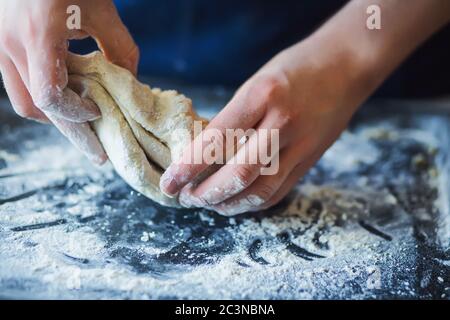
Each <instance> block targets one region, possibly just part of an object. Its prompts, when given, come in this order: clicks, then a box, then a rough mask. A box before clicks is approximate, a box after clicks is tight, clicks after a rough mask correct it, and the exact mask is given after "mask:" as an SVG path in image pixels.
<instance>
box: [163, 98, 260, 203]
mask: <svg viewBox="0 0 450 320" xmlns="http://www.w3.org/2000/svg"><path fill="white" fill-rule="evenodd" d="M256 104H258V102H256ZM264 113H265V109H264V108H262V107H257V106H255V102H254V101H253V102H252V103H251V102H250V100H249V97H248V96H247V95H246V94H240V93H239V92H238V93H237V94H236V96H235V97H233V99H232V100H231V101H230V102H229V103H228V105H227V106H225V108H224V109H223V110H222V111H221V112H220V113H219V114H218V115H217V116H216V117H215V118H214V119H213V120H212V121H211V122H210V123H209V124H208V126H207V127H206V128H205V130H203V132H202V133H201V134H200V135H198V136H197V137H196V138H195V139H194V141H193V142H192V143H191V145H190V146H188V147H187V148H186V149H185V150H184V152H183V154H182V156H181V159H177V160H176V161H175V162H173V163H172V164H171V165H170V166H169V168H167V170H166V171H165V172H164V174H163V175H162V177H161V181H160V188H161V190H162V191H163V192H164V193H165V194H167V195H169V196H173V195H175V194H177V193H178V192H179V191H180V190H181V188H183V187H184V186H185V185H186V184H187V183H188V182H190V181H192V180H193V179H194V178H195V177H197V176H198V175H199V174H200V173H202V172H203V171H204V170H205V169H206V168H207V167H209V166H210V163H208V162H207V161H205V159H204V157H203V151H204V150H207V149H208V148H212V149H215V150H221V151H222V152H223V150H224V147H225V148H229V147H230V146H231V145H234V143H233V141H224V140H225V137H226V136H227V129H228V130H230V129H235V128H240V129H241V131H242V132H245V131H246V130H248V129H250V128H253V127H254V126H255V125H256V124H257V123H258V122H259V121H260V120H261V119H262V118H263V116H264ZM228 132H230V131H228ZM211 137H215V139H211ZM197 155H200V157H201V159H200V161H193V159H192V157H193V156H194V157H196V156H197ZM222 158H223V157H222ZM222 163H223V162H222Z"/></svg>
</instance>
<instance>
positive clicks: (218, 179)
mask: <svg viewBox="0 0 450 320" xmlns="http://www.w3.org/2000/svg"><path fill="white" fill-rule="evenodd" d="M273 124H274V119H268V118H266V119H265V120H263V121H262V123H261V124H260V125H259V127H258V130H257V131H256V132H255V133H254V134H253V135H252V136H250V138H249V140H248V141H247V142H246V143H245V144H244V146H243V147H241V148H240V149H239V150H238V152H237V153H236V155H235V156H233V157H232V158H231V159H230V160H229V161H228V162H227V163H226V165H225V166H223V167H222V168H221V169H220V170H219V171H217V172H216V173H214V174H213V175H211V176H210V177H208V178H207V179H206V180H204V181H203V182H202V183H200V184H199V185H198V186H197V187H196V189H195V191H194V193H193V196H194V197H198V198H199V199H200V200H201V201H203V202H204V204H205V205H214V204H217V203H219V202H222V201H224V200H226V199H229V198H231V197H232V196H234V195H236V194H238V193H240V192H242V191H243V190H244V189H246V188H247V187H249V186H250V185H251V184H252V183H253V182H254V181H255V180H256V179H257V178H258V176H260V174H261V172H262V168H264V167H265V166H266V165H268V164H269V162H270V161H271V160H272V158H273V157H274V156H275V155H278V153H279V130H278V129H275V128H273Z"/></svg>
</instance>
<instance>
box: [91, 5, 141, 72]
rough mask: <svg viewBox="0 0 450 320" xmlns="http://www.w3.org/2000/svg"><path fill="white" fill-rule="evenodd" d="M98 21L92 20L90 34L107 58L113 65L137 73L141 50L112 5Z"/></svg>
mask: <svg viewBox="0 0 450 320" xmlns="http://www.w3.org/2000/svg"><path fill="white" fill-rule="evenodd" d="M96 18H97V19H92V20H90V21H91V23H92V25H91V26H90V28H89V29H90V30H89V31H88V32H89V34H90V35H91V36H92V37H93V38H94V39H95V40H96V42H97V44H98V46H99V47H100V49H101V50H102V52H103V54H104V55H105V57H106V58H107V59H108V60H109V61H111V62H112V63H114V64H116V65H119V66H121V67H123V68H125V69H128V70H129V71H131V72H132V73H133V74H134V75H136V73H137V65H138V62H139V48H138V47H137V45H136V43H135V42H134V40H133V37H132V36H131V34H130V33H129V31H128V29H127V28H126V27H125V25H124V24H123V22H122V20H121V19H120V16H119V14H118V12H117V10H116V8H115V7H114V5H113V4H111V6H110V7H108V9H107V10H105V11H104V13H102V14H101V15H100V16H98V17H96Z"/></svg>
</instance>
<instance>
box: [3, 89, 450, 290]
mask: <svg viewBox="0 0 450 320" xmlns="http://www.w3.org/2000/svg"><path fill="white" fill-rule="evenodd" d="M181 89H183V90H184V91H183V92H186V93H187V95H189V96H191V97H192V98H193V101H194V104H195V105H197V107H198V109H199V110H200V112H201V113H203V114H204V115H207V116H212V115H213V114H214V113H216V112H217V110H219V108H220V107H221V106H222V105H223V104H224V103H225V101H226V100H227V99H228V98H229V96H230V93H229V91H227V90H223V89H221V88H181ZM0 104H1V107H0V134H1V137H2V138H1V139H0V296H1V297H4V298H69V299H72V298H85V299H97V298H136V299H146V298H155V299H156V298H159V299H161V298H162V299H164V298H200V299H208V298H215V299H228V298H242V299H335V298H338V299H351V298H353V299H362V298H444V299H448V297H449V296H450V250H449V248H450V216H449V204H450V203H449V199H448V195H449V193H448V183H449V180H448V173H449V163H448V147H449V137H450V134H449V133H450V131H449V128H450V122H449V118H448V117H449V116H448V113H447V110H450V102H448V101H445V100H443V101H441V102H429V101H428V102H426V101H423V102H405V101H402V102H372V103H371V104H369V105H367V106H365V107H364V108H363V109H362V110H361V111H360V112H359V113H358V115H357V116H356V117H355V119H354V121H353V122H352V125H351V126H350V128H349V130H348V131H347V132H345V133H344V134H343V135H342V137H341V138H340V139H339V141H338V142H337V143H336V144H335V145H334V146H333V147H332V148H331V149H330V150H329V151H328V152H327V153H326V154H325V156H324V157H323V158H322V160H321V161H320V162H319V163H318V164H317V165H316V166H315V167H314V168H313V169H312V170H311V171H310V172H309V173H308V175H307V176H306V177H305V178H304V179H302V180H301V181H300V182H299V184H298V186H297V187H296V188H295V190H293V192H292V193H291V194H290V195H289V196H288V197H287V198H286V199H285V200H284V201H283V202H282V203H280V204H279V205H278V206H276V207H275V208H272V209H270V210H268V211H266V212H258V213H254V214H245V215H241V216H237V217H234V218H225V217H221V216H219V215H217V214H215V213H212V212H209V211H207V210H175V209H170V208H163V207H161V206H159V205H157V204H155V203H153V202H152V201H151V200H148V199H146V198H145V197H143V196H141V195H139V194H137V193H136V192H134V191H133V190H132V189H130V188H129V187H128V186H127V185H126V184H125V183H124V182H123V181H122V180H121V179H120V178H119V177H118V176H117V175H116V174H115V173H114V172H113V170H112V168H111V166H110V165H107V166H105V167H102V168H97V167H94V166H92V165H91V164H89V163H88V162H87V161H86V160H85V159H84V158H83V157H82V156H81V155H80V154H79V153H78V152H77V151H76V150H75V149H74V148H72V146H70V145H69V143H67V141H65V139H64V138H63V137H61V136H60V135H59V134H58V132H56V130H55V129H54V128H52V127H50V126H45V125H41V124H37V123H33V122H29V121H25V120H22V119H19V118H18V117H17V116H15V115H14V114H13V113H12V112H11V111H10V107H9V105H8V103H7V101H5V100H2V101H1V102H0Z"/></svg>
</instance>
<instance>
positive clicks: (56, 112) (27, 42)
mask: <svg viewBox="0 0 450 320" xmlns="http://www.w3.org/2000/svg"><path fill="white" fill-rule="evenodd" d="M70 5H78V6H79V7H80V9H81V30H69V29H68V27H67V25H66V21H67V18H68V17H69V14H68V13H67V8H68V7H69V6H70ZM0 30H2V32H1V33H0V70H1V74H2V78H3V83H4V86H5V89H6V91H7V93H8V96H9V98H10V100H11V103H12V105H13V108H14V110H15V111H16V112H17V113H18V114H19V115H20V116H22V117H25V118H29V119H34V120H37V121H41V122H49V121H50V122H52V123H53V124H54V125H55V126H56V127H57V128H58V129H59V130H60V131H61V132H62V133H63V134H64V135H65V136H67V138H68V139H69V140H70V141H71V142H72V143H73V144H74V145H75V146H76V147H78V149H80V150H81V151H82V152H83V153H84V154H85V155H87V156H88V158H89V159H90V160H92V161H93V162H95V163H97V164H101V163H103V162H105V161H106V160H107V156H106V154H105V152H104V150H103V147H102V146H101V144H100V142H99V141H98V138H97V136H96V135H95V133H94V132H93V131H92V129H91V127H90V126H89V124H88V123H87V121H91V120H94V119H96V118H98V117H99V116H100V111H99V110H98V108H97V106H96V105H95V104H94V103H93V102H92V101H90V100H88V99H84V98H81V97H80V96H78V95H77V94H76V93H75V92H73V91H72V90H70V89H69V88H68V87H67V81H68V74H67V68H66V64H65V61H66V56H67V52H68V40H69V39H82V38H85V37H87V36H92V37H93V38H94V39H95V40H96V41H97V44H98V45H99V47H100V49H101V50H102V51H103V53H104V54H105V56H106V58H107V59H108V60H110V61H111V62H113V63H115V64H117V65H120V66H122V67H124V68H126V69H128V70H130V71H131V72H133V73H136V69H137V63H138V60H139V50H138V48H137V46H136V44H135V43H134V41H133V39H132V37H131V35H130V34H129V32H128V30H127V29H126V27H125V26H124V25H123V23H122V21H121V19H120V17H119V15H118V13H117V10H116V8H115V7H114V4H113V3H112V1H110V0H95V1H90V0H21V1H10V0H0Z"/></svg>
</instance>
